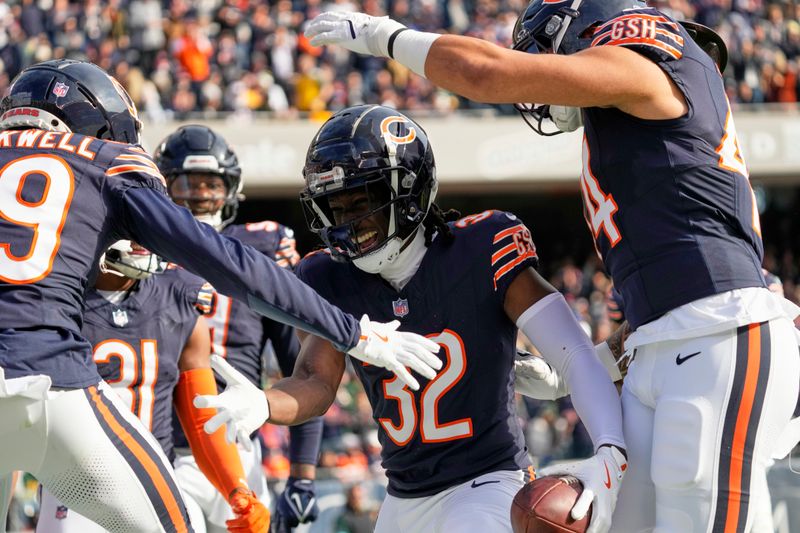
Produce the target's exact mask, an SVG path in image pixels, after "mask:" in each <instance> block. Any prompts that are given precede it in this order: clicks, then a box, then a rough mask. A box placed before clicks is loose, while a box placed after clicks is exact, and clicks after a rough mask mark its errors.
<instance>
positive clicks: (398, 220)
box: [300, 105, 437, 261]
mask: <svg viewBox="0 0 800 533" xmlns="http://www.w3.org/2000/svg"><path fill="white" fill-rule="evenodd" d="M303 177H304V178H305V182H306V184H305V188H304V190H303V191H302V193H301V195H300V200H301V203H302V204H303V211H304V213H305V215H306V222H307V223H308V227H309V228H310V229H311V230H312V231H313V232H315V233H317V234H318V235H319V236H320V238H321V239H322V241H323V242H324V243H325V245H326V246H327V247H328V248H329V249H330V251H331V255H332V256H333V258H334V259H337V260H341V261H348V260H353V259H359V258H361V257H363V256H365V255H369V254H373V253H375V252H377V251H379V250H380V249H385V248H387V247H386V244H387V243H388V242H389V241H392V240H393V239H395V238H399V239H400V240H401V241H402V240H404V239H407V238H408V237H409V236H411V235H412V234H413V233H414V230H416V229H417V228H418V227H419V226H420V224H421V223H422V221H423V220H424V218H425V215H426V214H427V213H428V210H429V209H430V206H431V204H432V203H433V200H434V197H435V195H436V190H437V181H436V164H435V162H434V158H433V150H432V149H431V146H430V143H429V141H428V136H427V135H426V133H425V130H423V129H422V127H421V126H420V125H419V124H417V123H416V122H414V121H413V120H411V119H410V118H408V117H406V116H405V115H403V114H401V113H399V112H398V111H396V110H395V109H391V108H388V107H383V106H370V105H361V106H355V107H351V108H347V109H344V110H342V111H339V112H338V113H336V114H335V115H333V116H332V117H331V118H330V119H328V121H327V122H325V124H323V125H322V128H320V130H319V132H317V135H316V136H315V137H314V140H313V141H312V142H311V145H310V146H309V148H308V153H307V155H306V164H305V167H304V168H303ZM356 188H366V189H367V192H368V195H369V196H370V198H371V199H373V206H372V209H371V210H370V212H369V213H368V214H366V215H364V216H362V217H359V218H357V219H355V220H352V221H349V222H347V223H344V224H341V225H338V226H337V225H336V223H335V221H334V217H333V213H332V211H331V209H330V206H329V205H328V199H329V198H330V196H331V195H333V194H336V193H339V192H342V191H345V190H353V189H356ZM377 211H383V212H384V214H385V216H386V218H387V219H388V221H389V228H388V232H387V235H386V236H385V238H384V239H382V240H381V241H380V242H377V243H375V245H373V246H371V248H370V250H369V251H361V250H360V248H359V245H358V243H357V242H356V227H357V225H358V223H359V222H360V221H361V220H363V219H364V218H366V217H369V216H371V215H373V214H375V213H376V212H377ZM389 248H391V247H389Z"/></svg>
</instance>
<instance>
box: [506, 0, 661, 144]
mask: <svg viewBox="0 0 800 533" xmlns="http://www.w3.org/2000/svg"><path fill="white" fill-rule="evenodd" d="M646 7H647V4H646V3H645V2H644V1H643V0H531V2H530V3H529V4H528V7H526V8H525V11H523V12H522V14H521V15H520V16H519V18H518V19H517V23H516V24H515V25H514V34H513V38H514V44H513V46H512V48H513V49H514V50H519V51H522V52H528V53H530V54H565V55H567V54H574V53H575V52H580V51H581V50H584V49H586V48H589V46H591V43H592V36H593V35H594V31H595V29H597V27H598V26H600V25H601V24H602V23H604V22H606V21H608V20H610V19H611V17H613V16H614V15H617V14H618V13H620V12H621V11H623V10H625V9H630V8H633V9H636V8H646ZM514 107H516V109H517V111H519V113H520V115H522V118H523V120H525V122H526V123H527V124H528V125H529V126H530V127H531V128H532V129H533V130H534V131H535V132H537V133H539V134H540V135H547V136H549V135H557V134H559V133H561V131H560V130H548V128H547V127H545V126H544V121H545V120H547V119H549V118H550V106H548V105H539V104H522V103H520V104H516V105H515V106H514Z"/></svg>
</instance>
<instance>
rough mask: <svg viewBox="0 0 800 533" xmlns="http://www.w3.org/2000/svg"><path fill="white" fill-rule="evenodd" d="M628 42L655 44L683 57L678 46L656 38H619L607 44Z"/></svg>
mask: <svg viewBox="0 0 800 533" xmlns="http://www.w3.org/2000/svg"><path fill="white" fill-rule="evenodd" d="M626 44H646V45H648V46H653V47H655V48H660V49H661V50H664V51H665V52H667V53H668V54H669V55H671V56H672V57H674V58H675V59H680V58H681V57H683V53H682V52H681V51H680V50H678V49H677V48H675V47H673V46H670V45H668V44H665V43H662V42H661V41H657V40H655V39H644V38H629V39H617V40H614V41H608V42H607V43H605V46H608V45H612V46H623V45H626Z"/></svg>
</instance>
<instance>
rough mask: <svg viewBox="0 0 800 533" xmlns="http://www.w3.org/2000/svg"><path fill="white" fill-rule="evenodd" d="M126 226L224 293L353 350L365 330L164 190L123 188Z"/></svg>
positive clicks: (145, 243) (140, 240) (140, 239)
mask: <svg viewBox="0 0 800 533" xmlns="http://www.w3.org/2000/svg"><path fill="white" fill-rule="evenodd" d="M123 208H124V209H125V215H126V217H125V220H126V225H127V228H126V229H127V232H128V233H129V234H130V236H131V237H132V238H133V239H134V240H136V242H138V243H139V244H141V245H143V246H145V247H147V248H148V249H149V250H150V251H152V252H155V253H157V254H159V255H161V256H162V257H165V258H166V259H168V260H170V261H172V262H174V263H177V264H179V265H181V266H183V267H184V268H186V269H187V270H189V271H190V272H193V273H194V274H196V275H198V276H200V277H202V278H204V279H206V280H207V281H209V282H210V283H211V284H212V285H214V288H215V289H216V290H217V291H219V292H221V293H222V294H225V295H228V296H230V297H232V298H236V299H238V300H241V301H243V302H245V303H246V304H247V305H248V306H249V307H250V308H251V309H252V310H254V311H255V312H257V313H259V314H262V315H264V316H266V317H268V318H271V319H273V320H277V321H278V322H283V323H285V324H289V325H291V326H294V327H297V328H299V329H302V330H304V331H307V332H309V333H311V334H313V335H317V336H318V337H321V338H324V339H327V340H329V341H330V342H331V343H333V345H334V346H335V347H336V349H337V350H341V351H344V352H346V351H348V350H349V349H350V348H352V347H353V346H355V345H356V344H357V342H358V337H359V335H360V334H361V330H360V327H359V325H358V320H356V319H355V318H354V317H353V316H351V315H348V314H347V313H344V312H343V311H341V310H340V309H339V308H338V307H335V306H333V305H331V304H330V303H328V302H327V301H326V300H325V299H323V298H322V297H321V296H319V295H318V294H317V293H315V292H314V291H313V290H312V289H311V288H310V287H309V286H307V285H306V284H304V283H303V282H302V281H300V280H299V279H297V278H296V277H295V276H294V275H293V274H292V273H291V272H288V271H287V270H286V269H284V268H281V267H279V266H278V265H276V264H275V262H273V261H272V260H270V259H267V258H266V257H264V256H263V255H262V254H261V253H260V252H259V251H257V250H256V249H254V248H251V247H250V246H247V245H244V244H242V243H241V242H239V241H238V240H236V239H231V238H228V237H225V236H224V235H220V234H219V233H217V231H216V230H214V228H212V227H211V226H209V225H207V224H203V223H200V222H197V221H196V220H195V219H194V217H192V214H191V213H190V212H189V210H188V209H185V208H183V207H178V206H177V205H175V204H174V203H172V201H171V200H170V199H169V198H168V197H167V196H166V195H165V194H163V193H162V192H159V191H156V190H153V189H147V188H130V189H127V190H126V191H125V192H124V195H123Z"/></svg>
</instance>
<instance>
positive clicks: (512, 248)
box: [492, 242, 517, 266]
mask: <svg viewBox="0 0 800 533" xmlns="http://www.w3.org/2000/svg"><path fill="white" fill-rule="evenodd" d="M516 249H517V245H516V244H514V243H513V242H512V243H511V244H509V245H508V246H505V247H503V248H501V249H500V250H498V251H497V252H495V253H494V254H492V266H494V264H495V263H497V262H498V261H499V260H501V259H502V258H503V257H505V256H507V255H508V254H510V253H511V252H514V251H516Z"/></svg>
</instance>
